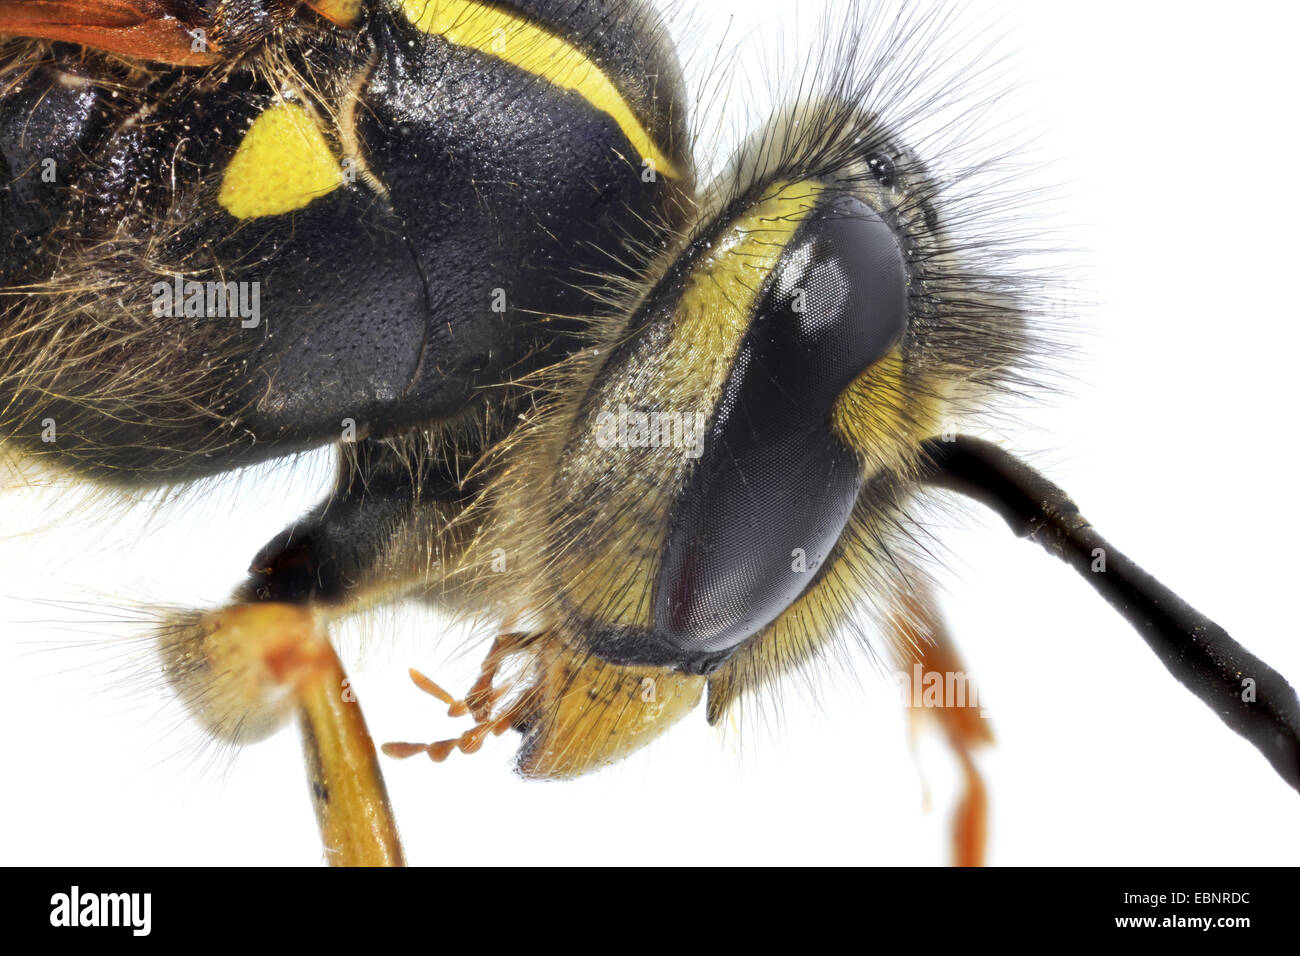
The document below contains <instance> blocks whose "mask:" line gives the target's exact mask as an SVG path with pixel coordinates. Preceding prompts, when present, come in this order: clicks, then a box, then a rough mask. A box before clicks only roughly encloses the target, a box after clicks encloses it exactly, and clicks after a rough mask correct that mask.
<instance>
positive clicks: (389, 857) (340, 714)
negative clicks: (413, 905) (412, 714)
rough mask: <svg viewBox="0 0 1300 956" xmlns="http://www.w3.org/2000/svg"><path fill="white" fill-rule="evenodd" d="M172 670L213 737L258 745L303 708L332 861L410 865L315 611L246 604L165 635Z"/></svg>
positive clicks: (181, 620) (178, 623)
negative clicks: (257, 743) (406, 863)
mask: <svg viewBox="0 0 1300 956" xmlns="http://www.w3.org/2000/svg"><path fill="white" fill-rule="evenodd" d="M159 646H160V650H161V653H162V657H163V664H164V671H165V673H166V674H167V677H168V679H169V680H170V681H171V683H172V685H173V686H174V687H175V688H176V690H177V693H178V696H179V697H180V699H181V701H182V703H184V704H185V706H186V707H187V708H188V709H189V711H190V712H191V714H192V715H193V716H194V717H195V718H196V720H197V721H198V722H199V724H200V725H202V726H203V727H204V729H205V730H207V731H208V733H210V734H212V735H213V736H214V737H217V738H219V739H224V740H229V741H232V742H235V743H249V742H252V741H254V740H257V739H259V738H261V737H265V736H267V735H268V734H270V733H271V732H273V731H275V730H276V729H278V728H279V727H280V726H283V724H284V723H285V721H286V720H287V719H288V718H289V717H290V716H292V714H294V713H295V712H296V713H297V716H298V723H299V726H300V727H301V729H302V741H303V754H304V758H305V761H306V765H307V776H308V783H309V785H310V787H311V794H312V803H313V805H314V807H315V810H316V819H317V822H318V823H319V825H320V833H321V840H322V842H323V844H324V846H325V855H326V859H327V860H328V861H329V863H330V864H331V865H332V866H401V865H403V863H404V860H403V856H402V845H401V841H400V839H399V838H398V835H397V826H396V824H395V823H394V822H393V813H392V809H391V807H390V805H389V802H388V791H387V789H386V788H385V786H384V778H383V774H382V773H381V771H380V768H379V760H378V757H377V755H376V753H375V745H374V742H373V741H372V740H371V738H370V734H369V732H368V731H367V730H366V722H365V718H364V717H363V716H362V714H361V706H360V704H358V703H357V701H356V698H355V696H354V695H353V694H352V692H351V687H350V684H349V682H348V678H347V675H346V674H345V673H344V671H343V666H342V665H341V664H340V663H339V659H338V656H337V655H336V654H335V653H334V648H333V647H332V646H331V645H330V643H329V637H328V635H327V634H326V631H325V627H324V625H323V624H322V623H321V622H320V620H319V618H318V616H317V614H316V613H315V612H314V611H312V609H310V608H308V607H303V606H295V605H288V604H276V603H266V604H242V605H235V606H233V607H228V608H225V609H223V610H220V611H213V612H210V613H202V614H201V613H191V614H186V615H181V616H179V617H178V618H176V619H174V620H172V621H169V622H167V624H165V625H164V627H163V628H162V630H161V632H160V642H159Z"/></svg>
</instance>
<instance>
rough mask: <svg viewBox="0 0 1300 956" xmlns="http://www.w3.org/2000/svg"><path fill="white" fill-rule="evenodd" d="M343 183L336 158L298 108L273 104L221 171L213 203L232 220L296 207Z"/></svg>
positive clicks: (317, 127) (317, 126) (311, 120)
mask: <svg viewBox="0 0 1300 956" xmlns="http://www.w3.org/2000/svg"><path fill="white" fill-rule="evenodd" d="M342 184H343V175H342V171H341V169H340V166H339V162H338V159H337V158H336V157H335V155H334V152H333V150H332V149H330V145H329V143H328V142H326V140H325V134H324V133H323V132H321V128H320V124H319V123H317V121H316V119H315V118H314V117H313V116H312V114H311V113H309V112H308V111H307V110H306V109H305V108H304V107H302V106H299V105H297V104H294V103H279V104H276V105H275V106H272V107H270V108H269V109H267V110H266V111H264V112H263V113H262V114H261V115H260V116H258V117H257V119H255V120H254V121H253V125H252V127H251V128H250V129H249V131H248V132H247V133H246V134H245V135H244V139H243V141H242V142H241V143H240V144H239V149H237V150H236V151H235V155H234V156H233V157H232V158H231V160H230V165H229V166H227V167H226V172H225V176H224V177H223V179H222V181H221V191H220V193H218V195H217V201H218V202H219V203H220V204H221V207H222V208H223V209H225V210H226V211H227V212H228V213H230V214H231V215H232V216H234V217H235V218H237V219H253V218H256V217H258V216H276V215H279V214H280V213H285V212H291V211H293V210H294V209H301V208H303V207H304V206H306V205H307V204H308V203H309V202H311V201H312V200H313V199H317V198H319V197H320V196H324V195H325V194H327V193H329V192H331V191H333V190H335V189H337V188H338V187H339V186H341V185H342Z"/></svg>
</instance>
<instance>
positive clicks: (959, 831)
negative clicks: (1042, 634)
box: [890, 587, 993, 866]
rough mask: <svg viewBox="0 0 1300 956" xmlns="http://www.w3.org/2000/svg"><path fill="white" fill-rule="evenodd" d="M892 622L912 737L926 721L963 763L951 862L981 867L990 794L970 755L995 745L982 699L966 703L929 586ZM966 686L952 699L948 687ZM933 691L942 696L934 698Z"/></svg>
mask: <svg viewBox="0 0 1300 956" xmlns="http://www.w3.org/2000/svg"><path fill="white" fill-rule="evenodd" d="M902 602H903V603H902V605H901V606H900V608H899V609H898V611H896V612H895V613H894V614H893V615H892V616H891V619H890V626H891V627H892V629H893V631H894V636H895V641H894V646H895V648H897V659H898V663H899V664H900V665H901V668H902V669H903V671H904V672H905V673H906V674H907V675H908V681H907V683H908V686H910V687H912V688H913V690H912V694H911V697H910V699H909V701H908V707H907V715H908V721H909V724H910V728H911V732H912V735H913V737H915V734H916V733H917V731H918V730H919V729H920V728H921V726H922V725H923V724H924V723H925V722H926V721H927V720H934V721H936V722H937V723H938V726H939V728H940V729H941V730H942V731H943V734H944V737H945V739H946V740H947V742H948V746H949V747H950V748H951V749H952V752H953V754H954V755H955V756H956V757H957V760H958V762H959V763H960V765H961V769H962V777H963V782H964V787H965V789H964V791H963V793H962V796H961V798H960V800H959V801H958V804H957V807H956V809H955V810H954V811H953V823H952V859H953V864H954V865H955V866H982V865H983V863H984V851H985V847H986V844H987V839H988V790H987V788H986V787H985V785H984V779H983V777H981V775H980V771H979V768H978V767H977V766H976V765H975V761H974V759H973V757H972V756H971V753H972V751H973V750H975V749H976V748H978V747H980V746H982V745H984V744H991V743H992V742H993V731H992V729H991V728H990V726H989V722H988V721H987V720H986V719H984V717H983V716H981V710H980V706H979V701H978V700H977V699H966V695H965V689H966V688H967V687H968V686H973V685H969V684H968V682H967V681H966V678H965V675H966V671H965V669H964V667H963V665H962V660H961V657H960V655H959V654H958V653H957V650H956V648H955V646H954V645H953V642H952V639H951V638H950V637H949V634H948V628H947V627H946V626H945V624H944V622H943V617H942V615H941V614H940V613H939V610H938V607H937V602H936V601H935V598H934V594H933V593H932V591H931V590H930V589H929V587H918V588H917V589H915V590H914V591H913V592H912V593H910V594H907V595H904V596H903V598H902ZM953 686H957V687H960V688H962V690H961V692H960V693H959V694H958V695H957V697H958V699H956V700H950V699H949V698H948V694H947V689H948V688H951V687H953ZM932 688H938V689H940V691H941V692H940V693H938V694H931V693H930V690H931V689H932Z"/></svg>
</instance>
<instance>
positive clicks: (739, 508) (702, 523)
mask: <svg viewBox="0 0 1300 956" xmlns="http://www.w3.org/2000/svg"><path fill="white" fill-rule="evenodd" d="M907 308H908V298H907V269H906V265H905V263H904V260H903V254H902V252H901V250H900V248H899V244H898V240H897V238H896V237H895V235H894V233H893V231H892V230H891V229H890V228H889V227H888V226H887V225H886V224H885V223H884V222H883V221H882V220H881V218H880V217H879V216H878V215H877V214H876V213H875V212H874V211H873V210H872V209H871V208H869V207H868V206H866V205H865V204H864V203H862V202H860V201H859V200H857V199H852V198H847V197H841V198H838V199H833V200H829V201H827V202H825V204H824V205H823V206H822V207H821V208H820V209H819V210H817V211H816V212H815V213H813V214H812V215H811V216H810V217H809V218H808V219H807V220H806V221H805V222H804V224H803V225H802V226H801V227H800V229H799V231H798V232H797V233H796V235H795V237H794V238H793V239H792V241H791V242H790V244H789V246H788V247H787V248H786V250H785V252H784V253H783V255H782V258H781V261H780V263H779V264H778V266H777V268H776V270H775V273H774V275H773V276H772V278H771V280H770V281H769V282H768V285H767V288H766V289H765V291H764V294H763V296H762V297H761V300H760V303H759V306H758V308H757V310H756V312H755V315H754V318H753V320H752V323H751V325H750V328H749V330H748V332H747V333H746V335H745V339H744V341H743V342H742V344H741V347H740V350H739V352H738V354H737V357H736V360H735V363H734V365H733V366H732V369H731V372H730V374H729V376H728V379H727V383H726V386H725V388H724V390H723V394H722V398H721V401H720V402H719V405H718V408H717V409H716V411H715V413H714V419H713V421H712V423H711V424H710V426H709V430H708V433H707V435H706V438H705V442H704V453H703V455H702V457H701V458H700V460H699V462H698V463H697V465H696V467H695V471H694V472H693V473H692V475H691V478H690V479H689V480H688V482H687V485H686V488H685V489H684V490H683V492H682V494H681V495H680V497H679V499H678V501H677V509H676V513H675V515H674V520H673V527H672V531H671V533H670V535H669V539H668V545H667V550H666V551H665V554H664V559H663V564H662V565H661V568H660V575H659V580H658V589H657V591H656V595H655V631H656V632H657V636H658V637H659V639H660V640H662V641H666V642H667V643H668V644H670V645H671V646H672V647H674V648H675V649H676V650H677V651H678V652H679V654H680V658H681V659H682V660H686V661H692V660H693V661H701V662H703V664H702V666H705V667H709V666H716V664H717V663H719V662H720V659H722V658H725V655H726V654H727V653H729V652H730V651H732V650H734V649H735V648H736V647H738V646H739V645H740V644H741V643H742V642H744V641H745V640H746V639H747V638H749V637H751V636H752V635H754V634H756V633H758V632H759V631H760V630H762V629H763V628H764V627H766V626H767V625H768V624H770V623H771V622H772V621H773V620H775V619H776V618H777V617H778V616H779V615H780V614H781V613H782V612H783V611H784V610H785V609H786V608H788V607H789V606H790V605H791V604H793V603H794V601H795V600H796V599H797V598H798V597H799V595H800V594H801V593H802V592H803V591H804V589H805V588H807V587H808V585H809V584H810V583H811V582H812V581H813V579H814V577H815V576H816V574H817V571H818V569H819V568H820V567H821V566H822V564H823V563H824V562H825V561H826V559H827V558H828V557H829V556H830V554H831V551H832V549H833V548H834V546H835V544H836V542H837V541H838V540H839V538H840V535H841V534H843V532H844V527H845V525H846V523H847V522H848V519H849V515H850V514H851V513H852V511H853V506H854V504H855V503H856V501H857V496H858V493H859V491H860V489H861V487H862V482H863V475H862V474H861V465H860V463H859V460H858V457H857V456H856V454H855V453H854V452H853V451H851V450H850V449H849V448H847V447H846V446H845V445H844V444H843V442H841V441H840V439H839V438H838V436H837V435H836V434H835V433H834V432H833V431H832V426H831V416H832V410H833V408H834V405H835V402H836V400H837V399H838V398H839V396H840V394H841V393H842V392H843V391H844V389H845V388H847V387H848V385H849V384H850V383H851V382H852V381H853V380H854V379H856V378H857V377H858V376H859V375H861V374H862V373H863V372H864V371H866V370H867V369H868V368H870V367H871V366H872V365H873V364H875V363H876V362H877V361H879V360H880V359H881V358H883V357H884V356H885V355H886V354H887V353H888V352H889V350H890V349H892V348H893V347H894V345H895V344H896V343H897V342H898V341H899V339H900V338H901V336H902V334H903V331H904V329H905V328H906V325H907Z"/></svg>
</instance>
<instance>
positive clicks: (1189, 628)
mask: <svg viewBox="0 0 1300 956" xmlns="http://www.w3.org/2000/svg"><path fill="white" fill-rule="evenodd" d="M922 447H923V449H924V451H925V453H926V455H927V456H928V459H929V470H928V471H927V472H926V473H925V474H923V476H922V478H921V481H922V483H923V484H929V485H935V486H938V487H941V488H947V489H949V490H951V491H957V492H960V493H961V494H963V495H967V496H969V497H971V498H974V499H975V500H976V501H980V502H982V503H984V504H985V505H987V506H988V507H990V508H992V509H993V510H994V511H996V512H998V514H1000V515H1002V517H1003V518H1004V519H1006V522H1007V524H1009V525H1010V526H1011V530H1012V531H1014V532H1015V533H1016V534H1017V535H1019V536H1020V537H1022V538H1029V539H1030V540H1031V541H1035V542H1037V543H1038V544H1040V545H1042V546H1043V547H1044V548H1045V549H1046V550H1047V551H1048V552H1049V553H1051V554H1054V555H1056V556H1057V557H1058V558H1060V559H1061V560H1063V561H1065V563H1066V564H1069V565H1070V566H1071V567H1073V568H1074V569H1075V570H1076V571H1078V572H1079V573H1080V574H1081V575H1083V577H1084V578H1085V579H1086V580H1087V581H1088V583H1090V584H1091V585H1092V586H1093V587H1094V588H1095V589H1096V590H1097V592H1098V593H1099V594H1100V595H1101V596H1102V597H1104V598H1105V599H1106V600H1107V601H1108V602H1110V604H1111V606H1112V607H1114V608H1115V610H1117V611H1119V613H1120V614H1121V615H1123V616H1124V618H1125V620H1127V621H1128V622H1129V623H1130V624H1132V625H1133V626H1134V627H1135V628H1136V629H1137V632H1138V633H1139V634H1141V635H1142V639H1143V640H1145V641H1146V642H1147V645H1148V646H1149V647H1150V648H1151V650H1153V651H1155V654H1156V656H1157V657H1158V658H1160V662H1161V663H1162V664H1164V665H1165V668H1166V669H1168V671H1169V673H1171V674H1173V675H1174V677H1175V678H1176V679H1177V680H1178V682H1179V683H1180V684H1182V685H1183V686H1184V687H1186V688H1187V689H1188V690H1190V691H1191V692H1192V693H1193V694H1195V695H1196V696H1197V697H1199V698H1200V699H1201V701H1202V702H1203V703H1204V704H1205V705H1206V706H1207V707H1209V708H1210V709H1211V710H1213V711H1214V712H1215V713H1216V714H1218V715H1219V717H1221V718H1222V719H1223V722H1224V723H1225V724H1227V725H1228V726H1229V727H1231V728H1232V729H1233V730H1235V731H1236V732H1237V733H1239V734H1241V736H1243V737H1245V738H1246V739H1247V740H1249V741H1250V742H1251V743H1252V744H1254V745H1255V747H1256V748H1257V749H1258V750H1259V752H1260V753H1262V754H1263V755H1264V756H1265V758H1267V760H1268V762H1269V763H1271V764H1272V765H1273V769H1275V770H1276V771H1277V772H1278V774H1279V775H1281V777H1282V779H1283V780H1285V781H1286V782H1287V783H1289V784H1290V785H1291V786H1292V787H1294V788H1295V789H1296V790H1300V700H1298V699H1297V698H1296V692H1295V689H1294V688H1292V686H1291V685H1290V684H1289V683H1287V681H1286V678H1284V677H1283V676H1282V675H1281V674H1279V673H1278V672H1277V671H1275V670H1273V668H1271V667H1269V666H1268V665H1267V664H1265V663H1264V662H1263V661H1261V660H1260V659H1259V658H1258V657H1256V656H1255V655H1254V654H1252V653H1250V651H1248V650H1246V649H1245V648H1244V647H1242V646H1241V645H1240V644H1238V643H1237V642H1236V641H1234V640H1233V639H1232V638H1231V637H1229V636H1228V633H1227V632H1226V631H1225V630H1224V629H1223V628H1221V627H1219V625H1217V624H1215V623H1214V622H1213V621H1211V620H1210V619H1209V618H1207V617H1206V616H1205V615H1204V614H1201V613H1200V612H1198V611H1197V610H1196V609H1195V608H1193V607H1192V606H1191V605H1189V604H1188V603H1187V602H1186V601H1184V600H1183V599H1182V598H1180V597H1179V596H1178V595H1177V594H1175V593H1174V592H1173V591H1171V590H1169V588H1167V587H1165V586H1164V585H1163V584H1161V583H1160V582H1159V581H1157V580H1156V579H1155V578H1153V577H1152V576H1151V575H1149V574H1147V572H1145V571H1143V570H1142V569H1141V568H1140V567H1138V566H1137V565H1136V564H1134V563H1133V561H1131V560H1130V559H1129V558H1128V557H1126V556H1125V555H1124V554H1123V553H1121V552H1120V551H1118V550H1116V549H1115V548H1114V547H1112V546H1111V545H1110V544H1108V543H1107V542H1106V539H1105V538H1103V537H1102V536H1101V535H1099V534H1098V533H1097V532H1096V530H1095V529H1094V528H1093V527H1092V525H1091V524H1089V523H1088V521H1087V519H1086V518H1084V517H1083V515H1081V514H1079V508H1078V506H1077V505H1075V503H1074V502H1073V501H1071V500H1070V496H1069V495H1067V494H1066V493H1065V492H1064V491H1062V490H1061V489H1060V488H1058V487H1057V486H1056V485H1054V484H1052V482H1050V481H1048V480H1047V479H1046V478H1044V477H1043V476H1042V475H1040V474H1039V473H1038V472H1036V471H1035V470H1034V469H1032V468H1030V467H1029V466H1028V465H1026V464H1025V463H1024V462H1022V461H1020V460H1018V459H1017V458H1015V457H1014V456H1012V455H1010V454H1009V453H1007V452H1005V451H1003V450H1002V449H1001V448H999V447H998V446H997V445H993V444H991V443H989V442H986V441H981V440H980V439H978V438H969V437H966V436H959V437H957V438H956V439H955V440H952V441H947V440H944V439H941V438H931V439H929V440H928V441H926V442H924V443H923V446H922ZM1101 556H1104V567H1105V570H1104V571H1101V570H1098V571H1096V572H1094V571H1093V567H1094V562H1097V561H1098V558H1099V557H1101ZM1252 682H1253V683H1252Z"/></svg>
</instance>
